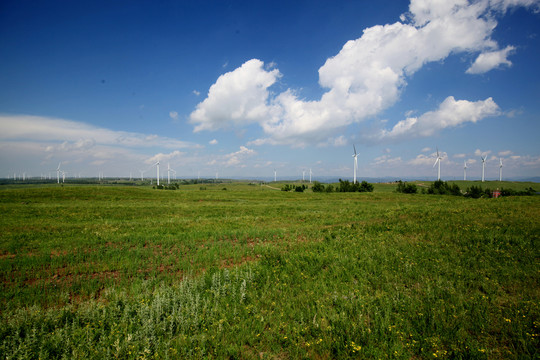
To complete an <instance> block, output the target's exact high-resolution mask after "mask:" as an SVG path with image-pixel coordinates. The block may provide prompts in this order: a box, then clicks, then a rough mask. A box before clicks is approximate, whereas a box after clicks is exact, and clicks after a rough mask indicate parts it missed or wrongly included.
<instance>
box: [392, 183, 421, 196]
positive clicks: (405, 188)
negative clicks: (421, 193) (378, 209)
mask: <svg viewBox="0 0 540 360" xmlns="http://www.w3.org/2000/svg"><path fill="white" fill-rule="evenodd" d="M396 191H397V192H399V193H404V194H416V193H417V192H418V188H417V187H416V184H408V183H407V182H402V181H401V180H399V182H398V186H397V189H396Z"/></svg>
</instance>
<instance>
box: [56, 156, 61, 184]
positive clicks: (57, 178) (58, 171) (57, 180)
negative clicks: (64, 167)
mask: <svg viewBox="0 0 540 360" xmlns="http://www.w3.org/2000/svg"><path fill="white" fill-rule="evenodd" d="M61 164H62V162H61V161H60V162H59V163H58V167H57V168H56V183H57V184H60V165H61Z"/></svg>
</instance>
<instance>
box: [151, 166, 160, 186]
mask: <svg viewBox="0 0 540 360" xmlns="http://www.w3.org/2000/svg"><path fill="white" fill-rule="evenodd" d="M152 166H155V167H156V169H157V175H156V179H157V186H159V160H158V161H157V162H156V163H155V164H154V165H152Z"/></svg>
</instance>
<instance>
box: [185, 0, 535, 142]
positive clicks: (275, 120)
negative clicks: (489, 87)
mask: <svg viewBox="0 0 540 360" xmlns="http://www.w3.org/2000/svg"><path fill="white" fill-rule="evenodd" d="M533 3H534V2H532V1H527V0H492V1H475V2H469V1H467V0H445V1H427V0H412V1H411V3H410V6H409V12H408V13H407V14H404V16H402V17H401V22H396V23H393V24H387V25H377V26H373V27H370V28H367V29H365V30H364V31H363V35H362V36H361V37H360V38H358V39H355V40H350V41H348V42H346V43H345V45H344V46H343V47H342V49H341V50H340V51H339V53H338V54H336V55H335V56H333V57H331V58H329V59H327V60H326V62H325V64H324V65H323V66H322V67H321V68H320V69H319V84H320V85H321V87H323V88H324V89H326V92H325V93H324V94H323V95H322V97H321V98H320V99H319V100H314V101H308V100H304V99H301V98H299V97H298V95H297V93H296V91H295V90H294V89H288V90H286V91H284V92H282V93H279V94H273V93H272V92H271V91H270V89H269V88H270V87H271V86H272V85H273V84H275V83H276V81H277V79H278V78H279V77H280V76H281V74H280V72H279V71H278V70H277V69H273V70H265V68H264V64H263V62H262V61H260V60H258V59H252V60H249V61H247V62H246V63H244V64H243V65H242V66H241V67H239V68H237V69H235V70H234V71H231V72H228V73H226V74H224V75H222V76H220V77H219V78H218V80H217V81H216V83H215V84H213V85H212V86H211V88H210V91H209V93H208V97H207V98H206V99H205V100H204V101H203V102H201V103H199V104H198V105H197V108H196V109H195V111H193V112H192V113H191V115H190V120H191V122H192V123H193V124H195V131H196V132H197V131H202V130H216V129H221V128H227V127H229V126H245V125H247V124H253V123H257V124H259V125H260V126H261V127H262V129H263V131H264V132H265V134H266V137H264V138H261V139H257V140H255V141H253V142H252V144H259V145H260V144H288V145H293V146H304V145H306V144H321V143H324V142H325V141H327V140H328V138H330V137H333V136H335V134H336V132H338V131H340V129H343V128H344V127H347V126H348V125H350V124H351V123H354V122H360V121H364V120H366V119H369V118H371V117H373V116H374V115H377V114H379V113H381V112H382V111H383V110H385V109H387V108H388V107H390V106H392V105H393V104H395V103H396V101H397V100H398V99H399V97H400V94H401V92H402V91H403V90H404V88H405V87H406V85H407V79H408V78H409V77H411V76H412V75H413V74H414V73H415V72H416V71H418V70H419V69H421V68H422V67H423V66H424V65H425V64H427V63H430V62H437V61H441V60H444V59H445V58H446V57H448V56H449V55H450V54H456V53H460V52H465V53H481V55H480V56H479V57H478V58H477V60H476V62H475V63H474V64H473V65H472V66H471V67H470V68H469V71H468V72H469V73H478V72H481V71H484V72H485V71H487V70H489V69H492V68H493V67H497V66H500V65H502V64H507V65H509V61H508V60H507V59H506V58H507V56H508V55H509V54H510V53H511V52H512V51H513V50H514V47H512V46H507V47H506V48H505V49H503V50H497V49H498V44H497V42H495V41H494V40H493V39H491V35H492V33H493V30H494V29H495V27H496V26H497V22H496V20H495V16H496V15H497V14H500V13H501V12H504V11H506V10H507V9H508V8H509V7H511V6H518V5H523V6H530V5H531V4H533ZM445 107H453V108H454V109H457V110H460V111H467V110H471V111H473V114H475V113H474V110H475V109H476V110H478V111H479V112H480V113H479V114H476V115H477V116H478V117H477V118H476V120H473V122H474V121H477V120H478V119H480V118H481V117H483V116H488V115H493V114H496V113H497V111H498V109H496V104H495V102H494V101H493V100H492V99H491V98H489V99H487V100H484V101H483V102H469V101H466V100H461V101H455V100H454V98H453V97H449V98H447V100H445V102H443V104H441V108H440V109H439V110H438V111H436V112H434V113H431V114H425V117H424V118H423V119H421V118H408V119H407V120H404V121H403V122H400V123H399V124H398V126H397V127H395V128H394V129H392V131H391V132H389V133H386V134H385V135H387V136H389V137H392V136H396V137H397V136H398V135H399V134H400V133H401V132H411V131H412V132H413V133H414V134H416V135H417V136H423V135H422V134H428V133H434V132H435V131H438V130H442V129H444V128H446V127H449V126H456V125H459V124H461V123H464V122H466V120H465V119H464V118H461V117H460V116H459V115H458V116H456V117H452V116H450V115H449V114H446V117H445V118H444V119H443V115H444V114H442V112H443V111H444V109H445ZM472 108H475V109H472ZM496 110H497V111H496ZM430 116H431V117H437V118H436V119H434V121H432V122H430V121H428V120H429V119H428V118H429V117H430ZM418 121H420V123H418Z"/></svg>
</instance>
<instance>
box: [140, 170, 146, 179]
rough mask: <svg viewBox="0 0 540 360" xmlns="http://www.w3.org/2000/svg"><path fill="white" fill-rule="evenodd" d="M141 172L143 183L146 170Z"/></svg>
mask: <svg viewBox="0 0 540 360" xmlns="http://www.w3.org/2000/svg"><path fill="white" fill-rule="evenodd" d="M139 172H140V173H141V181H144V173H145V172H146V170H139Z"/></svg>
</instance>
